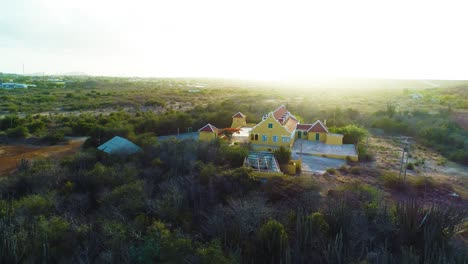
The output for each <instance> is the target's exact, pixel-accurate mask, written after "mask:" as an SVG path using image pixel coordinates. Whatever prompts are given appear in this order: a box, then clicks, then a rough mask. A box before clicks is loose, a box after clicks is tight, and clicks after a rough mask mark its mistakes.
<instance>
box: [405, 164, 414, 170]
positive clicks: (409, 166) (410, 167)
mask: <svg viewBox="0 0 468 264" xmlns="http://www.w3.org/2000/svg"><path fill="white" fill-rule="evenodd" d="M406 168H407V169H408V170H414V164H413V163H411V162H409V163H408V164H406Z"/></svg>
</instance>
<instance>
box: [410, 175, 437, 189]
mask: <svg viewBox="0 0 468 264" xmlns="http://www.w3.org/2000/svg"><path fill="white" fill-rule="evenodd" d="M411 185H413V187H415V188H416V189H418V190H421V191H422V190H424V189H426V188H427V189H432V188H434V186H435V182H434V179H432V178H431V177H426V176H423V177H416V178H415V179H414V180H412V181H411Z"/></svg>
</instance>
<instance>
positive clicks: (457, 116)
mask: <svg viewBox="0 0 468 264" xmlns="http://www.w3.org/2000/svg"><path fill="white" fill-rule="evenodd" d="M451 119H452V121H454V122H456V123H457V124H458V125H459V126H461V127H462V128H463V129H465V130H468V111H466V110H465V111H457V112H454V113H453V114H452V116H451Z"/></svg>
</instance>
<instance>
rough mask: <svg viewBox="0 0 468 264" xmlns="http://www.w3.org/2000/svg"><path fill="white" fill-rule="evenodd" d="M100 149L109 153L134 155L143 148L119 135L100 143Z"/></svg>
mask: <svg viewBox="0 0 468 264" xmlns="http://www.w3.org/2000/svg"><path fill="white" fill-rule="evenodd" d="M98 149H99V150H102V151H104V152H106V153H108V154H117V155H124V156H128V155H132V154H135V153H137V152H140V151H141V150H142V149H141V148H140V147H139V146H138V145H136V144H134V143H133V142H131V141H130V140H128V139H125V138H122V137H119V136H115V137H113V138H112V139H111V140H109V141H107V142H106V143H104V144H102V145H100V146H99V147H98Z"/></svg>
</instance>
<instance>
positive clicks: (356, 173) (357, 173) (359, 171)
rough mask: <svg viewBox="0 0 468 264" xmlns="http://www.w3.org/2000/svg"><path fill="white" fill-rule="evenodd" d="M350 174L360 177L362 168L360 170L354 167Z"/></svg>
mask: <svg viewBox="0 0 468 264" xmlns="http://www.w3.org/2000/svg"><path fill="white" fill-rule="evenodd" d="M350 172H351V174H354V175H359V174H360V173H361V168H359V167H358V166H354V167H352V168H351V170H350Z"/></svg>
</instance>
